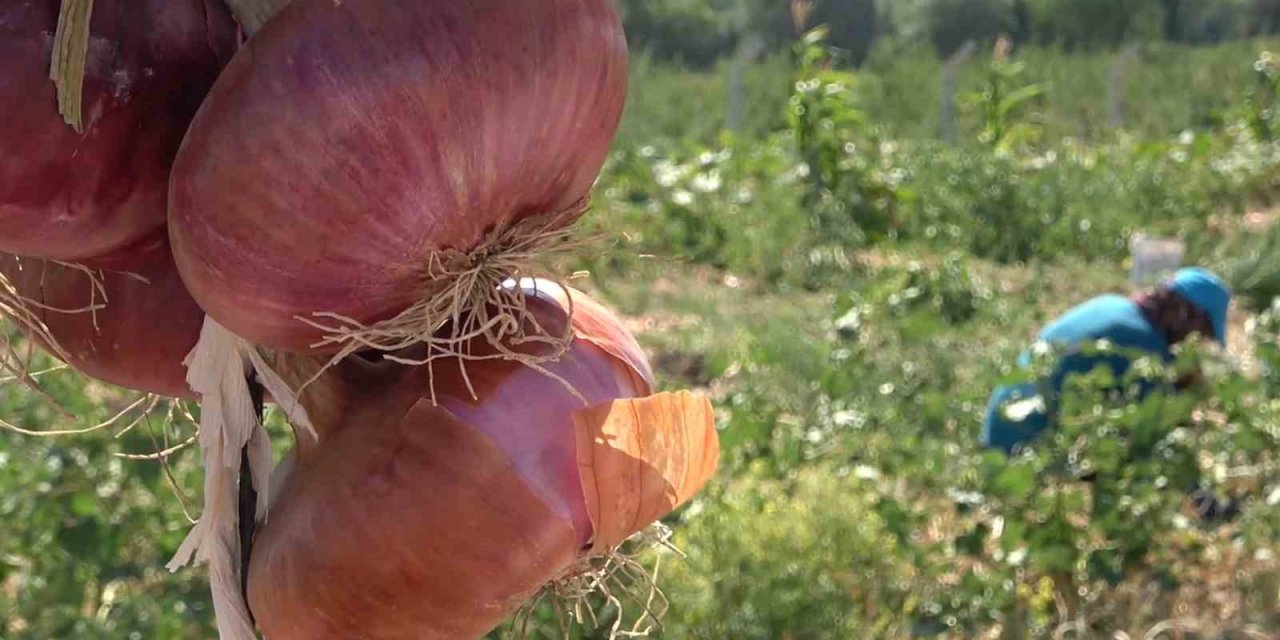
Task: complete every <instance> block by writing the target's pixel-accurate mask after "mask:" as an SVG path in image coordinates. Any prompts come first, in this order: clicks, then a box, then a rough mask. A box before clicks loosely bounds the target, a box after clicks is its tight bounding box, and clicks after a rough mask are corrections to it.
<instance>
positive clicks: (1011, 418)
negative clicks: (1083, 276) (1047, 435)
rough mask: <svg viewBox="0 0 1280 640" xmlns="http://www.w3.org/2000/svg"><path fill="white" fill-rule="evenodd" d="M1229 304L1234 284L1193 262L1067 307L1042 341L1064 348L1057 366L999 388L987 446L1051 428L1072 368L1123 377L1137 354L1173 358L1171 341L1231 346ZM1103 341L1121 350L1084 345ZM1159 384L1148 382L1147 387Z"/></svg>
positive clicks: (1229, 509) (1005, 445)
mask: <svg viewBox="0 0 1280 640" xmlns="http://www.w3.org/2000/svg"><path fill="white" fill-rule="evenodd" d="M1230 304H1231V291H1230V290H1229V289H1228V288H1227V286H1226V285H1225V284H1223V282H1222V280H1221V279H1219V278H1218V277H1217V276H1215V275H1214V274H1212V273H1210V272H1208V271H1206V270H1204V269H1200V268H1194V267H1193V268H1186V269H1182V270H1180V271H1178V272H1177V273H1175V274H1174V276H1173V278H1172V279H1170V280H1168V281H1167V282H1165V283H1164V284H1163V285H1161V286H1159V287H1156V288H1155V289H1153V290H1149V291H1145V292H1142V293H1139V294H1137V295H1135V296H1133V297H1131V298H1126V297H1124V296H1119V295H1114V294H1109V295H1103V296H1099V297H1097V298H1094V299H1092V300H1089V301H1088V302H1085V303H1084V304H1081V305H1079V306H1077V307H1075V308H1073V309H1071V310H1070V311H1067V312H1066V313H1065V314H1063V315H1062V316H1061V317H1059V318H1058V319H1057V320H1054V321H1053V322H1052V323H1050V324H1049V326H1047V327H1045V328H1044V330H1043V331H1041V333H1040V336H1039V340H1040V342H1041V343H1043V344H1047V345H1050V346H1051V347H1053V348H1054V349H1056V350H1058V352H1059V353H1061V354H1062V355H1061V358H1060V359H1059V360H1058V362H1057V364H1056V366H1055V368H1054V370H1053V371H1052V372H1051V373H1050V374H1049V376H1048V377H1047V378H1045V379H1042V380H1039V381H1037V382H1030V383H1024V384H1017V385H1007V386H1003V387H1000V388H998V389H996V391H995V392H994V393H993V394H992V396H991V400H990V402H989V404H988V407H987V414H986V420H985V422H984V424H983V428H982V445H983V446H984V447H988V448H993V449H999V450H1002V451H1004V452H1006V453H1010V454H1012V453H1014V452H1016V451H1017V450H1018V449H1019V448H1020V447H1021V446H1023V445H1025V444H1027V443H1029V442H1031V441H1032V440H1034V439H1035V438H1036V437H1037V436H1039V435H1040V434H1042V433H1044V432H1045V431H1046V430H1047V429H1050V428H1052V426H1053V422H1054V414H1055V411H1056V407H1057V406H1058V402H1059V396H1060V394H1061V393H1062V388H1063V385H1064V383H1065V381H1066V378H1067V377H1068V376H1070V375H1073V374H1087V373H1089V372H1091V371H1093V370H1095V369H1096V368H1098V367H1100V366H1106V367H1108V368H1109V369H1110V370H1111V373H1112V374H1113V375H1114V376H1115V378H1116V379H1119V378H1121V377H1123V376H1124V375H1125V373H1126V372H1127V371H1128V369H1129V367H1130V365H1131V364H1132V362H1131V360H1130V358H1131V357H1132V355H1131V354H1134V353H1149V354H1152V355H1155V356H1159V357H1161V358H1162V359H1163V360H1164V361H1165V362H1166V363H1168V362H1170V361H1172V359H1173V353H1172V350H1173V347H1174V346H1175V345H1177V344H1178V343H1181V342H1182V341H1184V340H1186V339H1187V338H1189V337H1190V336H1192V335H1200V336H1202V337H1205V338H1209V339H1212V340H1214V341H1215V342H1217V343H1219V344H1221V345H1225V344H1226V340H1227V307H1228V306H1229V305H1230ZM1103 340H1105V341H1108V342H1110V343H1111V344H1112V345H1113V346H1114V347H1116V349H1115V350H1112V351H1111V352H1109V353H1087V352H1086V350H1085V349H1084V347H1087V346H1090V345H1093V344H1096V343H1098V342H1099V341H1103ZM1018 365H1019V366H1020V367H1022V368H1024V369H1025V368H1029V367H1030V365H1031V352H1030V351H1025V352H1023V353H1022V355H1021V357H1020V358H1019V360H1018ZM1154 388H1155V387H1154V386H1153V385H1144V386H1143V387H1142V393H1143V394H1144V395H1145V394H1146V393H1149V392H1150V391H1152V390H1153V389H1154ZM1191 498H1192V501H1193V504H1194V505H1195V507H1196V509H1197V510H1198V511H1200V512H1201V515H1203V516H1205V517H1207V518H1230V517H1233V515H1234V513H1233V512H1234V510H1235V509H1236V506H1235V505H1233V504H1230V503H1224V502H1221V501H1218V500H1217V499H1216V498H1214V497H1213V496H1211V495H1209V494H1208V493H1207V492H1204V491H1199V490H1198V491H1196V492H1194V493H1193V494H1192V495H1191Z"/></svg>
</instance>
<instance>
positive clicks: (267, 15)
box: [227, 0, 290, 36]
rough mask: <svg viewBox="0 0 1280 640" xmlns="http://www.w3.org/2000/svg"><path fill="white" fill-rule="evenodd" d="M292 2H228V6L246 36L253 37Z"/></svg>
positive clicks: (281, 0)
mask: <svg viewBox="0 0 1280 640" xmlns="http://www.w3.org/2000/svg"><path fill="white" fill-rule="evenodd" d="M289 1H290V0H227V6H228V7H230V8H231V13H232V14H233V15H235V17H236V21H237V22H239V23H240V27H241V28H242V29H244V33H245V35H246V36H252V35H253V34H254V33H256V32H257V31H258V29H261V28H262V25H264V24H266V23H267V21H268V20H270V19H271V17H272V16H274V15H276V14H277V13H279V12H280V10H281V9H283V8H284V7H285V5H287V4H289Z"/></svg>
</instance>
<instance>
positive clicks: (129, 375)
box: [0, 232, 204, 398]
mask: <svg viewBox="0 0 1280 640" xmlns="http://www.w3.org/2000/svg"><path fill="white" fill-rule="evenodd" d="M136 247H137V248H135V249H133V250H132V251H131V252H130V253H129V254H128V255H115V256H109V257H105V258H102V259H99V260H96V261H91V264H95V265H97V266H100V267H101V269H100V270H99V271H97V273H98V274H99V277H100V278H101V284H102V289H103V290H104V291H105V292H106V295H107V301H106V302H105V303H104V302H103V300H102V297H101V295H100V294H99V295H97V296H96V297H95V293H94V284H93V282H92V281H91V279H90V277H89V276H88V275H87V274H86V273H85V272H84V271H81V270H79V269H75V268H71V267H67V266H64V265H62V264H58V263H56V262H51V261H45V260H39V259H36V258H18V257H15V256H12V255H5V254H0V274H3V275H4V276H5V277H7V278H8V279H9V281H10V283H11V284H12V286H13V288H14V289H15V290H16V292H17V294H18V295H19V296H21V297H22V298H24V299H26V300H27V301H28V302H27V303H26V304H25V305H24V306H25V307H26V308H27V309H28V310H29V311H31V312H33V313H35V314H36V315H37V316H38V317H39V319H40V320H41V321H42V322H43V323H44V325H45V326H46V327H47V328H48V331H49V334H50V335H52V336H53V338H54V340H56V341H57V343H58V346H60V347H61V350H62V351H63V352H64V353H65V354H67V356H69V359H70V361H69V362H67V364H69V365H71V366H72V367H73V368H75V369H76V370H78V371H80V372H81V373H83V374H85V375H87V376H89V377H92V378H95V379H97V380H101V381H103V382H107V383H110V384H114V385H118V386H121V387H126V388H129V389H133V390H136V391H144V392H148V393H158V394H160V395H163V396H169V397H175V398H187V397H190V396H191V391H190V389H189V388H188V387H187V382H186V374H187V371H186V367H184V366H183V364H182V361H183V359H184V358H185V357H186V356H187V353H188V352H190V351H191V349H192V348H193V347H194V346H195V344H196V340H197V339H198V338H199V337H200V326H201V323H202V322H203V320H204V312H203V311H201V309H200V307H199V306H197V305H196V302H195V300H193V299H192V298H191V295H190V294H188V293H187V290H186V287H185V286H184V285H183V283H182V278H181V277H180V276H179V275H178V270H177V268H176V267H175V266H174V264H173V257H172V254H171V252H170V251H169V243H168V241H167V239H166V237H165V235H164V234H163V232H162V233H161V234H160V235H158V236H155V237H154V238H153V239H152V240H150V241H144V242H140V243H138V244H137V245H136ZM113 264H127V265H129V271H128V272H124V271H112V270H109V268H110V265H113ZM95 300H96V302H97V303H98V304H100V305H101V308H100V309H98V310H96V311H93V312H89V311H80V312H75V313H72V312H71V311H72V310H76V309H84V308H85V307H86V306H88V305H89V304H90V303H91V301H95ZM37 342H41V341H39V340H37ZM41 346H42V347H44V348H45V349H47V350H50V351H53V349H50V346H49V345H47V344H43V343H41Z"/></svg>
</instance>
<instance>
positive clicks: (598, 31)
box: [169, 0, 627, 351]
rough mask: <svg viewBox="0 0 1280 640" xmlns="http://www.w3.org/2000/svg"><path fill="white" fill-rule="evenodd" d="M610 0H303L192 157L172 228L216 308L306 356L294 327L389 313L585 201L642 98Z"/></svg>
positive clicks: (244, 59) (178, 175)
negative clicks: (485, 240)
mask: <svg viewBox="0 0 1280 640" xmlns="http://www.w3.org/2000/svg"><path fill="white" fill-rule="evenodd" d="M626 66H627V50H626V41H625V37H624V35H623V32H622V26H621V24H620V21H619V19H618V16H617V15H616V13H615V12H614V10H613V9H612V7H611V6H610V3H609V0H453V1H450V2H442V1H440V2H423V1H420V0H343V2H341V3H335V2H333V1H332V0H297V1H295V2H293V3H292V4H290V5H289V6H288V7H286V8H285V9H284V10H283V11H281V12H280V13H279V14H277V15H276V16H275V17H274V18H273V19H272V20H271V21H270V22H268V23H267V24H266V25H265V26H264V27H263V28H262V29H261V30H260V31H258V32H257V33H256V34H254V36H253V37H252V38H251V39H250V40H249V42H248V44H247V45H246V46H245V47H244V48H243V49H242V50H241V51H240V52H239V53H238V54H237V56H236V58H235V59H234V60H233V61H232V63H231V64H230V65H229V66H228V67H227V69H226V71H225V72H224V74H223V75H222V77H221V78H219V80H218V82H217V83H216V84H215V86H214V88H213V90H212V91H211V92H210V95H209V98H208V100H207V101H206V102H205V104H204V105H203V106H202V107H201V110H200V113H199V114H198V115H197V116H196V119H195V121H194V122H193V124H192V127H191V130H190V132H189V133H188V134H187V138H186V140H185V141H184V143H183V147H182V149H181V150H180V151H179V154H178V159H177V161H176V162H175V165H174V177H173V180H172V183H171V187H170V214H169V215H170V234H171V238H172V240H173V245H174V252H175V254H176V257H177V260H178V266H179V269H180V270H181V272H182V276H183V278H184V279H185V280H186V281H187V285H188V287H190V289H191V291H192V293H193V295H195V297H196V300H197V301H199V302H200V304H201V306H203V307H204V308H205V309H206V310H207V311H208V313H209V314H210V316H212V317H213V318H214V319H216V320H217V321H218V322H219V323H221V324H223V326H226V327H227V328H228V329H230V330H232V331H233V332H235V333H237V334H239V335H240V336H242V337H244V338H246V339H248V340H250V341H252V342H255V343H257V344H262V345H266V346H270V347H275V348H281V349H286V350H293V351H306V350H308V349H309V347H310V346H311V344H312V343H313V342H315V340H316V339H318V338H319V337H320V333H321V332H319V331H318V330H315V329H313V328H311V327H308V326H307V325H305V324H304V323H302V322H299V321H298V320H297V319H296V318H297V317H298V316H311V315H312V314H313V313H315V312H325V311H327V312H335V313H339V314H342V315H345V316H348V317H350V318H353V319H356V320H358V321H360V322H363V323H372V322H376V321H379V320H383V319H386V318H388V317H391V316H393V315H395V314H397V313H398V312H400V311H402V310H404V309H405V308H406V307H408V306H409V305H411V304H412V303H413V302H415V301H417V300H418V299H419V298H421V297H422V296H423V295H425V293H426V292H427V291H428V286H429V285H431V284H432V277H431V274H430V273H429V264H430V259H431V256H432V255H433V254H434V253H435V252H436V251H437V250H439V249H440V248H457V249H464V250H466V249H470V248H472V247H474V246H475V245H476V243H477V241H478V240H479V239H480V238H481V237H482V234H483V233H484V232H485V231H486V230H491V229H494V228H501V227H503V226H505V225H507V224H509V223H510V222H512V221H513V220H518V219H521V218H524V217H528V216H535V215H539V214H550V213H556V212H559V211H561V210H564V209H569V208H571V207H572V205H573V204H574V203H575V202H577V201H579V200H580V199H581V198H583V197H584V196H586V195H587V194H588V193H589V191H590V189H591V187H592V184H593V183H594V181H595V179H596V177H597V175H598V174H599V171H600V168H601V166H602V165H603V163H604V160H605V157H606V155H607V154H608V150H609V146H610V144H611V143H612V139H613V136H614V133H615V132H616V129H617V125H618V121H619V120H620V118H621V114H622V109H623V106H624V103H625V99H626V83H627V77H626Z"/></svg>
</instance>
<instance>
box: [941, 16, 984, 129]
mask: <svg viewBox="0 0 1280 640" xmlns="http://www.w3.org/2000/svg"><path fill="white" fill-rule="evenodd" d="M977 49H978V45H976V44H974V42H973V41H972V40H970V41H968V42H966V43H964V46H962V47H960V48H959V49H957V50H956V52H955V53H953V54H951V57H950V58H948V59H947V61H946V62H945V63H943V65H942V105H941V109H940V110H939V116H938V131H939V133H940V135H941V136H942V139H943V140H944V141H946V142H955V140H956V102H955V100H956V73H957V72H958V71H959V69H960V66H961V65H963V64H964V63H965V62H966V61H967V60H968V59H969V58H970V57H972V56H973V53H974V52H975V51H977Z"/></svg>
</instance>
